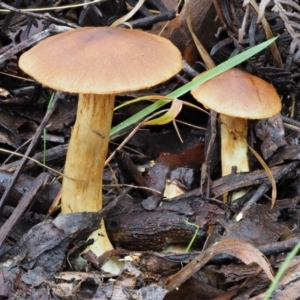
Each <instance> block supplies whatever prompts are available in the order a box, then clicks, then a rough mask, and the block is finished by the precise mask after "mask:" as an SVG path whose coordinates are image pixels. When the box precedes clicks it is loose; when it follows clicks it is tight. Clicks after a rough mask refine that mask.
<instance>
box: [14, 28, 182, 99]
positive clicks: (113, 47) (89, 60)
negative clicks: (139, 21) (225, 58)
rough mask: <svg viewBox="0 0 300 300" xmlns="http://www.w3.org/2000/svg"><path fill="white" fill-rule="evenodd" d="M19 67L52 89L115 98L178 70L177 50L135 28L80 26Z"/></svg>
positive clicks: (26, 58)
mask: <svg viewBox="0 0 300 300" xmlns="http://www.w3.org/2000/svg"><path fill="white" fill-rule="evenodd" d="M19 66H20V68H21V69H22V70H23V71H24V72H25V73H27V74H29V75H30V76H32V77H33V78H34V79H36V80H37V81H39V82H41V83H42V84H44V85H46V86H49V87H51V88H53V89H56V90H60V91H65V92H71V93H86V94H116V93H120V92H126V91H136V90H141V89H145V88H148V87H151V86H154V85H156V84H158V83H161V82H164V81H166V80H167V79H169V78H171V77H172V76H174V75H175V74H176V73H178V72H179V71H180V70H181V68H182V58H181V54H180V52H179V50H178V49H177V48H176V47H175V46H174V45H173V44H172V43H171V42H170V41H169V40H167V39H165V38H162V37H159V36H156V35H153V34H149V33H146V32H143V31H139V30H130V29H124V28H110V27H85V28H80V29H74V30H70V31H68V32H64V33H61V34H58V35H55V36H52V37H50V38H47V39H45V40H44V41H42V42H40V43H39V44H37V45H36V46H35V47H33V48H32V49H30V50H29V51H27V52H25V53H24V54H23V55H22V56H21V57H20V60H19Z"/></svg>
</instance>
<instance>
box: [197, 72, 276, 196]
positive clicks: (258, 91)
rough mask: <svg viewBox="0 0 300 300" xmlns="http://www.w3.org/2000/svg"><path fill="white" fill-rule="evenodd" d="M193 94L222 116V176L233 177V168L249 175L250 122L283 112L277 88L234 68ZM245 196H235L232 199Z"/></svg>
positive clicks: (204, 84)
mask: <svg viewBox="0 0 300 300" xmlns="http://www.w3.org/2000/svg"><path fill="white" fill-rule="evenodd" d="M191 93H192V95H193V96H194V98H195V99H196V100H197V101H199V102H201V103H202V104H203V105H204V106H205V107H208V108H211V109H213V110H215V111H216V112H218V113H219V114H220V121H221V161H222V176H225V175H228V174H230V173H231V172H232V167H233V166H236V167H237V172H248V171H249V163H248V157H247V151H248V147H247V134H248V119H265V118H270V117H272V116H274V115H276V114H278V113H279V112H280V111H281V101H280V98H279V96H278V94H277V92H276V90H275V88H274V87H273V86H272V85H271V84H269V83H268V82H266V81H265V80H263V79H261V78H259V77H257V76H253V75H251V74H248V73H246V72H244V71H241V70H239V69H237V68H233V69H230V70H228V71H226V72H224V73H222V74H220V75H219V76H216V77H214V78H213V79H211V80H208V81H206V82H204V83H203V84H201V85H199V86H197V87H196V88H194V89H192V91H191ZM236 134H237V135H238V136H237V135H236ZM242 194H243V193H242ZM242 194H239V193H235V194H234V195H233V200H235V199H237V198H239V197H240V196H242Z"/></svg>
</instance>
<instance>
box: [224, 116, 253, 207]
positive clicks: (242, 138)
mask: <svg viewBox="0 0 300 300" xmlns="http://www.w3.org/2000/svg"><path fill="white" fill-rule="evenodd" d="M220 121H221V161H222V176H225V175H228V174H230V173H231V171H232V167H233V166H236V168H237V172H238V173H239V172H248V171H249V162H248V155H247V153H248V147H247V134H248V120H246V119H241V118H234V117H229V116H226V115H220ZM225 124H226V125H225ZM235 133H236V134H237V135H238V137H237V135H236V134H235ZM245 193H246V191H245V190H241V191H239V192H235V193H233V195H232V200H233V201H234V200H235V199H237V198H239V197H241V196H243V195H244V194H245Z"/></svg>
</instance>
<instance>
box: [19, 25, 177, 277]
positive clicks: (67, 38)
mask: <svg viewBox="0 0 300 300" xmlns="http://www.w3.org/2000/svg"><path fill="white" fill-rule="evenodd" d="M19 66H20V68H21V69H22V70H23V71H24V72H25V73H27V74H29V75H30V76H32V77H33V78H34V79H36V80H37V81H38V82H40V83H42V84H44V85H45V86H48V87H50V88H53V89H55V90H59V91H64V92H69V93H79V101H78V110H77V117H76V123H75V125H74V127H73V130H72V136H71V140H70V144H69V149H68V153H67V159H66V163H65V175H66V177H65V178H64V179H63V185H62V203H61V211H62V213H63V214H66V213H74V212H83V211H89V212H92V211H99V210H100V209H101V208H102V176H103V168H104V162H105V159H106V155H107V151H108V142H109V132H110V129H111V122H112V116H113V108H114V99H115V94H117V93H122V92H128V91H136V90H141V89H145V88H149V87H151V86H154V85H157V84H159V83H161V82H164V81H166V80H168V79H169V78H171V77H172V76H174V75H175V74H176V73H177V72H179V71H180V69H181V68H182V59H181V54H180V52H179V51H178V49H177V48H176V47H175V46H174V45H173V44H172V43H171V42H170V41H168V40H167V39H164V38H161V37H159V36H156V35H152V34H148V33H145V32H142V31H138V30H129V29H123V28H110V27H97V28H92V27H89V28H80V29H75V30H71V31H68V32H65V33H62V34H58V35H56V36H52V37H50V38H47V39H45V40H44V41H42V42H40V43H39V44H37V45H36V46H35V47H33V48H32V49H30V50H29V51H27V52H26V53H24V54H23V55H22V56H21V57H20V60H19ZM96 133H98V135H97V134H96ZM68 177H70V178H72V179H70V178H68ZM91 237H92V238H94V239H95V243H94V244H93V245H92V246H91V249H92V251H93V252H94V253H95V254H96V255H98V256H99V255H101V254H103V253H104V252H106V251H108V250H111V249H112V245H111V243H110V241H109V239H108V237H107V234H106V230H105V227H104V223H103V222H102V224H101V228H100V229H99V230H98V231H96V232H94V233H93V234H92V235H91ZM112 265H113V263H112V262H108V263H106V268H104V269H105V270H107V271H110V272H113V273H118V266H117V269H114V268H113V266H112Z"/></svg>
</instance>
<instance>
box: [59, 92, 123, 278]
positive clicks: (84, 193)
mask: <svg viewBox="0 0 300 300" xmlns="http://www.w3.org/2000/svg"><path fill="white" fill-rule="evenodd" d="M114 99H115V96H114V95H96V94H79V100H78V109H77V117H76V123H75V125H74V127H73V130H72V135H71V140H70V144H69V148H68V153H67V159H66V164H65V175H66V177H64V179H63V185H62V200H61V212H62V213H63V214H67V213H75V212H83V211H87V212H96V211H99V210H101V208H102V177H103V169H104V163H105V159H106V155H107V151H108V143H109V132H110V128H111V122H112V116H113V109H114ZM97 133H98V134H97ZM68 177H70V178H68ZM101 225H102V226H101V228H100V229H98V230H97V231H95V232H93V233H92V234H91V236H90V237H92V238H94V240H95V242H94V244H93V245H91V246H90V250H92V251H93V252H94V253H95V254H96V255H97V256H100V255H101V254H103V253H104V252H106V251H109V250H112V249H113V247H112V245H111V243H110V241H109V239H108V237H107V233H106V230H105V227H104V222H102V224H101ZM106 265H107V264H106ZM105 269H106V270H107V271H109V272H112V269H111V268H109V269H107V268H105ZM117 273H118V272H117Z"/></svg>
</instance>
